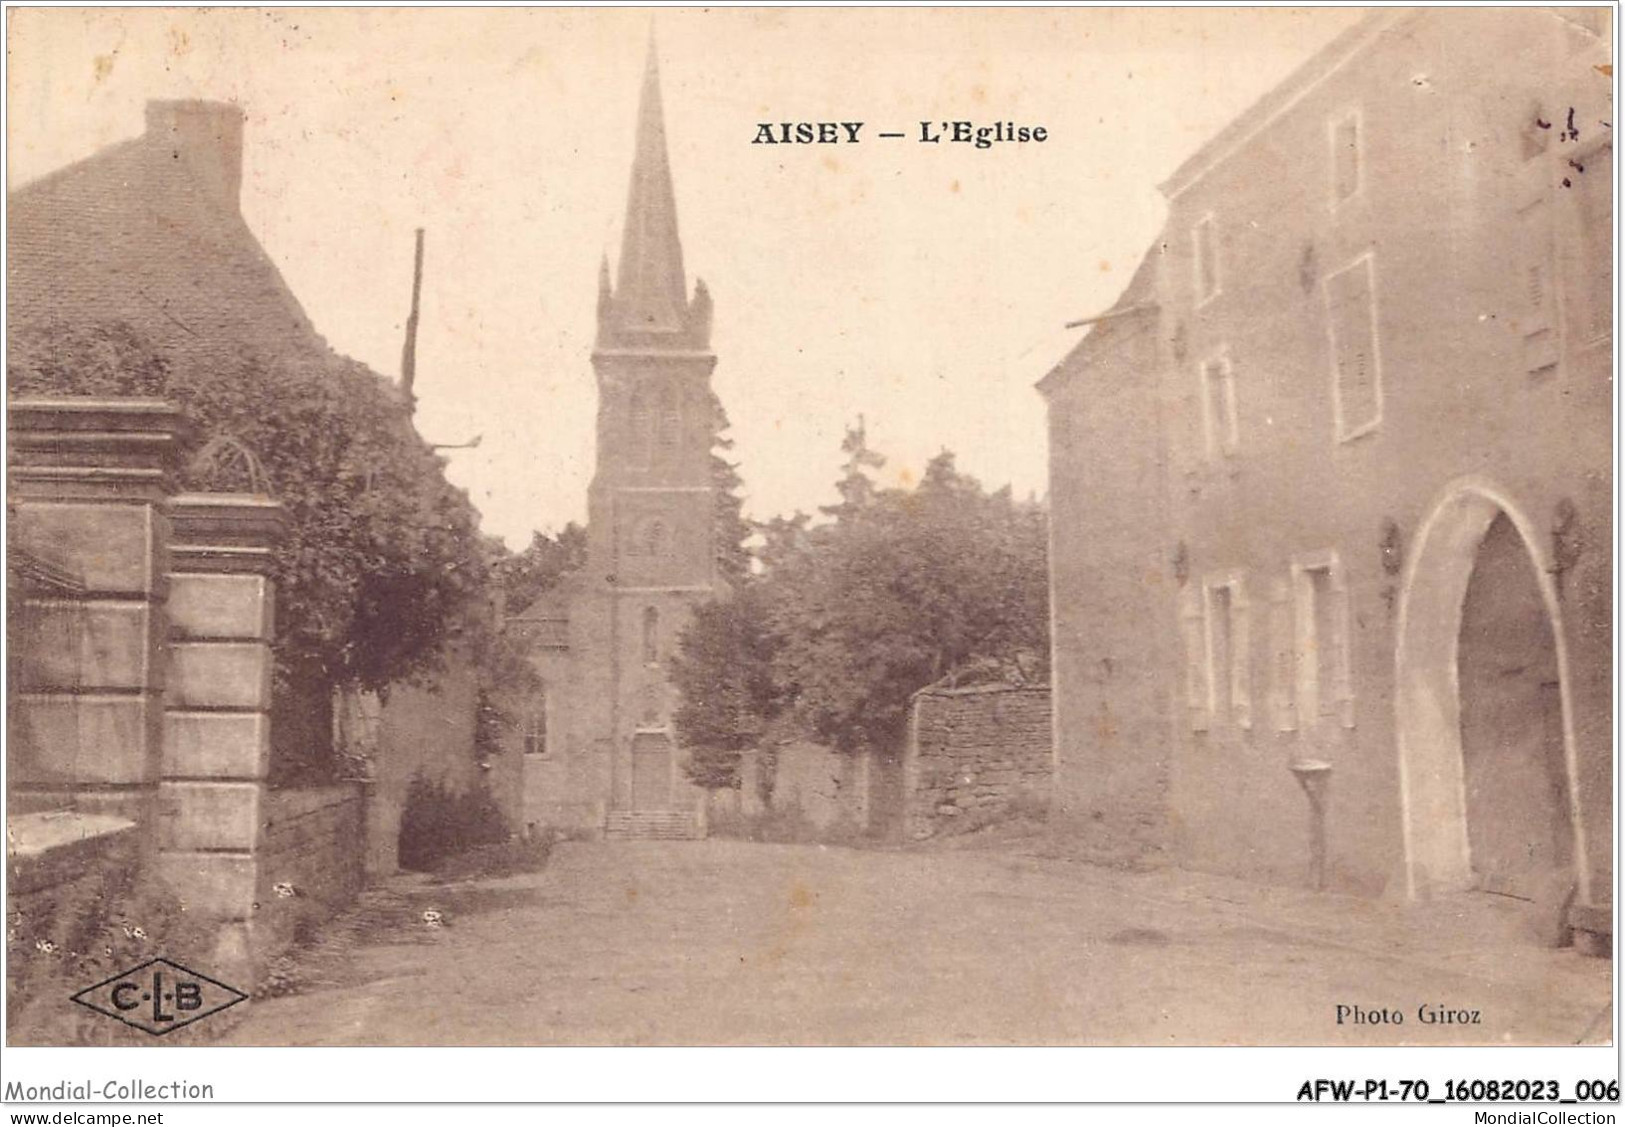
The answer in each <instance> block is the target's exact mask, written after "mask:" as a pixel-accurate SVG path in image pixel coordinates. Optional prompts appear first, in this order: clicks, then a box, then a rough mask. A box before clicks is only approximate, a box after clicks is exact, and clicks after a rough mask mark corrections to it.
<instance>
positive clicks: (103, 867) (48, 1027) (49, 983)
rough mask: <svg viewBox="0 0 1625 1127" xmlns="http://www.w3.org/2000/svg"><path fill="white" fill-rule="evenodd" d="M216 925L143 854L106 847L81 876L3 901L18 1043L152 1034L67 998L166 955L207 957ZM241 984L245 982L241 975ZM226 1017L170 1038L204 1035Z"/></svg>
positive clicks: (10, 1029) (11, 1018)
mask: <svg viewBox="0 0 1625 1127" xmlns="http://www.w3.org/2000/svg"><path fill="white" fill-rule="evenodd" d="M216 932H217V928H216V925H215V924H214V923H213V922H212V921H209V920H206V919H201V918H197V917H196V914H195V913H194V914H192V915H188V914H186V912H185V911H184V910H183V909H182V908H181V898H180V895H179V894H178V893H177V892H176V891H175V890H174V889H172V888H171V887H170V886H169V885H167V884H165V883H164V882H163V881H162V880H160V879H156V878H154V877H153V876H152V875H151V874H150V873H143V871H142V869H141V867H140V858H139V856H138V855H137V854H135V853H131V854H129V855H128V856H123V857H121V856H117V855H109V856H105V857H104V858H103V859H102V861H101V862H100V863H98V864H96V865H92V866H90V867H89V868H87V869H86V870H85V871H84V873H83V874H82V875H80V876H77V877H75V878H74V879H71V880H69V881H66V882H64V883H63V884H61V885H59V886H57V887H55V888H52V889H50V890H48V891H44V892H41V893H38V894H33V895H19V894H16V893H13V894H12V895H11V897H10V900H9V902H8V903H7V905H6V1031H7V1040H8V1042H9V1043H11V1044H14V1045H15V1044H24V1045H128V1044H139V1043H144V1042H146V1041H147V1040H149V1036H148V1035H147V1034H146V1033H142V1032H138V1031H137V1030H135V1029H132V1028H131V1027H129V1026H126V1025H123V1024H121V1023H119V1022H116V1021H114V1020H112V1019H111V1018H107V1017H103V1016H101V1015H99V1014H95V1013H92V1012H91V1011H89V1010H87V1009H84V1008H83V1007H81V1006H77V1005H74V1004H72V1003H71V1002H69V1001H68V998H69V997H70V996H71V995H73V994H75V993H77V992H78V991H80V990H83V989H84V988H85V987H87V986H90V985H93V984H94V983H97V982H101V981H103V980H104V979H107V978H110V977H111V976H113V975H115V974H118V973H119V972H121V971H124V970H128V969H129V968H130V967H133V966H138V965H139V964H141V963H143V962H145V961H146V960H148V959H151V958H154V957H159V956H162V957H164V958H168V959H172V960H174V961H176V962H179V963H181V964H183V965H187V966H207V965H208V961H209V959H210V957H211V955H212V952H213V950H214V944H215V939H216ZM239 985H242V984H239ZM219 1027H220V1022H219V1021H216V1022H213V1023H209V1022H200V1023H198V1025H196V1026H187V1027H185V1028H183V1029H180V1030H177V1031H176V1032H175V1033H173V1034H171V1035H169V1036H168V1037H166V1038H165V1041H166V1043H167V1042H172V1041H182V1042H194V1041H198V1040H203V1039H206V1038H207V1037H208V1035H209V1033H210V1032H211V1031H213V1030H217V1029H218V1028H219Z"/></svg>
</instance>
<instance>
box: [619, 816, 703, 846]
mask: <svg viewBox="0 0 1625 1127" xmlns="http://www.w3.org/2000/svg"><path fill="white" fill-rule="evenodd" d="M604 837H605V839H606V840H608V841H699V840H700V839H701V838H703V837H705V828H704V826H702V825H701V823H700V818H699V815H698V814H695V813H692V812H690V811H687V810H611V811H610V812H609V817H608V819H607V820H606V821H605V823H604Z"/></svg>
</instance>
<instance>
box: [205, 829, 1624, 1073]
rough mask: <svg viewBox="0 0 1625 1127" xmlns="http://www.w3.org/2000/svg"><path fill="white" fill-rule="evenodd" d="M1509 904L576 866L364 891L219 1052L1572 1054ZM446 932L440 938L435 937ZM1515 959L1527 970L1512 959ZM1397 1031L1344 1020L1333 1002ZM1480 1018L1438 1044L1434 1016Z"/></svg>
mask: <svg viewBox="0 0 1625 1127" xmlns="http://www.w3.org/2000/svg"><path fill="white" fill-rule="evenodd" d="M1514 908H1515V902H1511V901H1505V900H1502V901H1497V900H1495V899H1493V898H1478V897H1474V898H1471V899H1466V900H1463V901H1461V902H1459V903H1457V902H1452V903H1451V904H1449V905H1447V906H1446V905H1441V906H1437V907H1435V908H1434V909H1433V910H1432V911H1431V912H1430V913H1422V912H1418V911H1415V910H1403V909H1401V908H1399V907H1397V906H1395V905H1392V904H1384V903H1379V902H1368V901H1359V900H1352V899H1345V898H1341V897H1329V896H1328V897H1316V896H1313V895H1310V894H1308V893H1302V892H1297V891H1292V890H1282V889H1266V888H1261V887H1259V886H1254V885H1248V884H1244V883H1241V882H1237V881H1230V880H1225V879H1221V878H1215V877H1204V876H1197V875H1193V874H1188V873H1180V872H1172V871H1168V872H1154V873H1125V872H1117V871H1113V870H1109V869H1103V868H1098V867H1094V866H1090V865H1086V864H1083V863H1079V862H1075V861H1067V860H1061V859H1054V858H1043V857H1039V856H1036V855H1034V854H1033V853H1032V852H1030V851H1023V850H1021V849H1019V848H1012V847H1006V848H1002V849H998V850H988V849H958V850H938V851H925V850H893V851H876V850H856V849H846V848H836V847H824V846H818V845H759V844H751V843H745V842H733V841H717V840H712V841H703V842H671V843H654V842H650V843H641V842H640V843H608V844H606V843H585V842H570V843H564V844H562V845H560V846H558V847H557V848H556V849H555V850H554V851H553V854H552V857H551V859H550V861H549V863H548V864H547V866H546V867H545V869H543V870H542V871H540V872H534V873H528V874H524V875H521V876H513V877H505V878H500V879H484V880H473V881H459V882H452V883H436V882H434V881H433V880H432V879H430V878H426V877H422V876H417V875H410V876H403V877H400V878H397V879H396V880H395V881H393V882H391V883H390V884H388V885H386V886H385V887H383V888H381V889H376V890H374V891H372V892H369V893H368V894H367V895H366V896H365V897H364V898H363V900H362V903H361V904H360V906H359V907H358V909H357V912H356V913H355V914H354V916H352V917H351V919H350V921H349V923H348V924H347V925H346V926H343V927H340V928H338V929H337V930H336V931H335V932H334V933H333V934H332V935H330V936H329V937H328V939H327V940H326V941H325V942H323V943H320V944H318V945H317V946H316V947H315V948H314V949H311V950H308V951H306V952H304V953H303V954H302V955H300V956H299V960H300V961H299V964H298V969H297V973H296V974H295V975H294V976H293V977H294V980H295V981H296V982H297V992H296V993H293V994H290V995H287V996H284V997H277V998H271V999H267V1000H263V1001H261V1000H257V1001H255V1002H254V1003H253V1004H252V1005H251V1006H250V1007H245V1008H246V1009H247V1011H248V1012H247V1014H246V1016H245V1017H244V1018H243V1019H242V1021H241V1022H240V1024H238V1025H237V1026H236V1027H234V1028H233V1029H231V1030H230V1031H229V1032H228V1033H226V1035H225V1037H224V1039H225V1040H226V1041H228V1042H230V1043H235V1044H263V1045H316V1044H327V1045H356V1044H360V1045H367V1044H385V1045H408V1044H423V1043H433V1044H467V1045H501V1044H533V1045H545V1044H573V1045H616V1044H640V1045H659V1044H690V1045H705V1044H914V1045H929V1044H1008V1043H1020V1044H1034V1043H1040V1044H1043V1043H1047V1044H1061V1043H1071V1044H1076V1043H1085V1044H1142V1045H1150V1044H1171V1043H1178V1044H1215V1043H1254V1044H1271V1043H1273V1044H1394V1043H1416V1044H1451V1043H1485V1042H1488V1043H1501V1042H1505V1041H1507V1040H1511V1039H1514V1038H1513V1034H1511V1033H1509V1031H1512V1030H1516V1031H1518V1036H1519V1037H1521V1039H1524V1040H1527V1041H1530V1042H1535V1043H1551V1044H1566V1043H1572V1042H1574V1041H1576V1040H1580V1039H1582V1038H1584V1039H1588V1040H1603V1039H1606V1038H1607V1036H1608V1033H1609V1026H1610V1014H1609V1011H1608V999H1609V996H1610V975H1611V972H1612V964H1611V963H1610V962H1609V961H1608V960H1606V959H1595V958H1587V957H1585V956H1582V955H1579V954H1577V953H1576V952H1574V951H1573V950H1572V949H1570V950H1563V951H1548V950H1540V949H1538V948H1535V947H1532V946H1525V945H1524V941H1523V940H1522V939H1520V938H1519V936H1518V935H1517V932H1518V927H1517V926H1516V923H1515V921H1514V920H1513V919H1512V917H1511V915H1510V913H1511V912H1512V911H1513V909H1514ZM426 910H429V911H438V912H440V913H442V914H443V916H444V918H445V921H446V923H445V926H443V927H434V926H430V925H428V924H425V923H424V922H423V913H424V911H426ZM1514 948H1516V950H1514ZM1339 1004H1345V1005H1350V1006H1353V1005H1357V1006H1359V1007H1361V1008H1362V1009H1363V1010H1374V1009H1377V1008H1381V1007H1387V1008H1389V1009H1391V1010H1398V1011H1400V1012H1401V1013H1403V1015H1404V1024H1403V1025H1400V1026H1395V1025H1356V1024H1353V1023H1352V1019H1347V1020H1345V1023H1344V1024H1343V1025H1339V1024H1338V1023H1337V1020H1336V1012H1337V1011H1336V1007H1337V1006H1338V1005H1339ZM1441 1006H1442V1007H1445V1008H1447V1009H1455V1010H1467V1011H1473V1010H1476V1011H1478V1012H1479V1014H1480V1017H1481V1024H1478V1025H1444V1024H1424V1023H1423V1022H1421V1021H1420V1020H1419V1014H1418V1009H1419V1007H1426V1008H1428V1009H1433V1008H1436V1007H1441Z"/></svg>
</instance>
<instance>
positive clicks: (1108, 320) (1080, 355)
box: [1037, 246, 1158, 396]
mask: <svg viewBox="0 0 1625 1127" xmlns="http://www.w3.org/2000/svg"><path fill="white" fill-rule="evenodd" d="M1156 250H1157V248H1156V246H1153V247H1152V248H1151V249H1150V250H1148V251H1146V253H1145V254H1144V255H1143V256H1142V257H1141V259H1140V264H1139V266H1137V267H1136V268H1135V270H1134V275H1133V276H1132V277H1131V278H1130V279H1129V282H1128V285H1127V286H1125V287H1123V292H1122V293H1120V294H1118V295H1117V300H1116V301H1115V302H1113V303H1112V305H1111V307H1110V308H1109V309H1107V310H1106V311H1105V312H1104V313H1097V314H1095V315H1094V316H1092V317H1085V318H1083V319H1081V320H1079V321H1074V322H1073V324H1075V325H1087V326H1088V330H1087V332H1086V334H1085V336H1084V338H1083V339H1082V340H1080V341H1079V342H1078V343H1077V344H1076V345H1074V346H1073V348H1072V350H1071V351H1070V352H1068V353H1067V354H1066V356H1065V357H1063V358H1062V360H1061V362H1060V363H1059V364H1057V365H1055V367H1053V368H1051V369H1050V370H1049V372H1048V373H1047V374H1046V375H1045V376H1044V378H1043V379H1041V380H1039V381H1038V384H1037V387H1038V390H1039V393H1040V394H1042V395H1045V396H1048V395H1051V394H1053V393H1054V392H1055V391H1056V390H1057V389H1058V388H1060V387H1061V386H1063V385H1064V384H1066V383H1068V382H1070V381H1071V380H1072V379H1073V378H1074V377H1075V376H1077V375H1078V374H1079V373H1081V372H1082V371H1083V370H1084V369H1085V368H1087V367H1088V366H1089V364H1090V362H1091V360H1092V359H1093V357H1094V356H1096V355H1098V354H1100V353H1101V352H1104V351H1105V350H1106V349H1107V348H1109V347H1111V345H1112V344H1113V343H1114V342H1116V341H1118V340H1120V339H1122V337H1123V334H1124V333H1125V332H1127V331H1128V327H1129V324H1131V323H1133V322H1137V321H1139V320H1141V319H1142V318H1143V317H1145V316H1147V315H1149V314H1153V313H1155V312H1156V311H1157V308H1158V307H1157V263H1158V255H1157V253H1156Z"/></svg>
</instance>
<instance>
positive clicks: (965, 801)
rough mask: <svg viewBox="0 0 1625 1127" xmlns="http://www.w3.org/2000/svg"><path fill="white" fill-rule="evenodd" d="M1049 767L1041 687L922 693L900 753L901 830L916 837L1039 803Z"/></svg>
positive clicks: (1046, 700) (1046, 697)
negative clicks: (903, 752) (901, 759)
mask: <svg viewBox="0 0 1625 1127" xmlns="http://www.w3.org/2000/svg"><path fill="white" fill-rule="evenodd" d="M1053 769H1054V751H1053V742H1052V738H1051V729H1050V693H1049V689H1048V688H1017V687H1014V686H1009V685H983V686H975V687H971V688H965V689H926V690H923V691H921V692H919V693H917V694H915V697H914V713H913V719H912V723H911V725H910V731H909V742H908V747H907V749H906V751H905V754H904V757H903V805H904V810H903V827H904V832H905V833H906V834H907V836H908V837H909V838H912V839H914V840H919V839H922V838H928V837H934V836H936V835H937V834H941V833H945V832H953V831H958V830H962V829H966V828H972V827H975V826H981V825H985V824H987V823H988V822H992V821H997V820H999V819H1000V818H1003V817H1006V816H1008V815H1009V814H1010V813H1011V812H1012V807H1015V808H1016V809H1018V810H1019V809H1021V808H1023V807H1026V808H1027V809H1036V808H1039V807H1043V806H1047V804H1048V801H1049V795H1050V783H1051V779H1052V776H1053Z"/></svg>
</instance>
